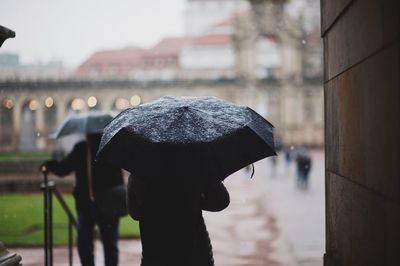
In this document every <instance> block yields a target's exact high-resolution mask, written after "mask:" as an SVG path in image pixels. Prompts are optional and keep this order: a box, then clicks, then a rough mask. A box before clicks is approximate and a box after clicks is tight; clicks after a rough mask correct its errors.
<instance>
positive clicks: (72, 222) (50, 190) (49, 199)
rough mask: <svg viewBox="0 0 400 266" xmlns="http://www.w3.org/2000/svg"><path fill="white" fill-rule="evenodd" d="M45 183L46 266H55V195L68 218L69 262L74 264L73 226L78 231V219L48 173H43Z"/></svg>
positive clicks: (43, 186) (43, 187)
mask: <svg viewBox="0 0 400 266" xmlns="http://www.w3.org/2000/svg"><path fill="white" fill-rule="evenodd" d="M43 176H44V182H43V184H42V186H41V189H42V191H43V196H44V197H43V199H44V261H45V264H44V265H45V266H53V195H54V196H55V197H56V199H57V200H58V202H59V203H60V205H61V207H62V208H63V210H64V212H65V213H66V215H67V217H68V260H69V265H70V266H72V263H73V249H72V248H73V239H72V226H75V229H76V225H77V224H76V219H75V217H74V215H73V214H72V211H71V209H70V208H69V207H68V205H67V203H66V202H65V200H64V198H63V196H62V195H61V193H60V192H59V191H58V190H57V188H56V185H55V183H54V181H49V180H48V177H47V172H43Z"/></svg>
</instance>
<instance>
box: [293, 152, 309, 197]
mask: <svg viewBox="0 0 400 266" xmlns="http://www.w3.org/2000/svg"><path fill="white" fill-rule="evenodd" d="M296 164H297V186H298V187H299V188H300V189H307V188H308V179H309V173H310V170H311V164H312V161H311V156H310V154H309V152H308V150H307V149H306V148H305V147H301V148H300V149H299V150H298V152H297V154H296Z"/></svg>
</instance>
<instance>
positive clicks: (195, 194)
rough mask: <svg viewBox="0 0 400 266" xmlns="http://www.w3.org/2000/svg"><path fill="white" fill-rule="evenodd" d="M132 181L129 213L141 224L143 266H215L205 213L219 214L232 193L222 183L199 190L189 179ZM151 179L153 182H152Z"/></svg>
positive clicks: (132, 178) (129, 187)
mask: <svg viewBox="0 0 400 266" xmlns="http://www.w3.org/2000/svg"><path fill="white" fill-rule="evenodd" d="M143 179H144V177H143V178H137V177H132V176H131V177H130V178H129V181H128V211H129V214H130V215H131V217H132V218H134V219H135V220H139V225H140V233H141V240H142V248H143V253H142V264H141V265H142V266H170V265H171V266H180V265H182V266H213V265H214V259H213V253H212V246H211V241H210V237H209V234H208V232H207V229H206V225H205V223H204V219H203V216H202V210H208V211H220V210H223V209H224V208H226V207H227V206H228V205H229V193H228V191H227V190H226V188H225V186H224V185H223V184H222V182H220V181H215V182H212V184H208V185H203V186H200V187H199V186H197V185H196V182H191V181H190V179H188V178H186V179H180V178H179V177H174V178H168V177H163V178H162V179H158V180H157V181H154V183H153V180H150V181H149V182H147V181H144V180H143ZM149 179H151V178H149Z"/></svg>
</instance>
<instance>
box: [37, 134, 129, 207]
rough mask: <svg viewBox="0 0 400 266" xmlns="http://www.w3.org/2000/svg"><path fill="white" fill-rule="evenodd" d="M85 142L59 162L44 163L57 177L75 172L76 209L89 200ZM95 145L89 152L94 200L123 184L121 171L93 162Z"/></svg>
mask: <svg viewBox="0 0 400 266" xmlns="http://www.w3.org/2000/svg"><path fill="white" fill-rule="evenodd" d="M87 151H88V148H87V142H86V141H82V142H79V143H78V144H76V145H75V146H74V148H73V150H72V151H71V152H70V153H69V154H68V155H67V156H66V158H64V159H63V160H61V161H55V160H53V161H48V162H46V163H45V165H46V167H47V168H48V170H49V171H51V172H53V173H54V174H56V175H58V176H66V175H68V174H70V173H71V172H75V177H76V181H75V187H74V191H73V194H74V196H75V199H76V205H77V208H85V207H86V206H87V205H88V203H89V201H90V199H89V187H88V174H87V169H88V168H87ZM96 152H97V145H96V146H95V147H94V148H93V149H92V151H91V159H92V160H91V164H92V188H93V194H94V198H95V199H96V196H98V195H100V194H101V193H102V192H104V191H105V190H107V189H108V188H111V187H113V186H116V185H120V184H123V178H122V171H121V169H120V168H117V167H114V166H112V165H109V164H107V163H104V162H95V160H94V159H95V158H96V157H95V156H96Z"/></svg>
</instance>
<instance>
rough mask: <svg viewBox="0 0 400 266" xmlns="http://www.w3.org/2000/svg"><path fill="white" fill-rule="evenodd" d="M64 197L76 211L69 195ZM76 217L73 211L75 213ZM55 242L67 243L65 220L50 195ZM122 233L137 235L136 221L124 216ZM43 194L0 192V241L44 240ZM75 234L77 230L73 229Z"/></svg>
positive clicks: (26, 241)
mask: <svg viewBox="0 0 400 266" xmlns="http://www.w3.org/2000/svg"><path fill="white" fill-rule="evenodd" d="M63 196H64V199H65V200H66V202H67V204H68V205H69V206H70V208H71V209H72V210H73V211H74V213H75V208H74V199H73V197H72V195H68V194H67V195H66V194H64V195H63ZM75 217H76V215H75ZM53 230H54V231H53V237H54V244H56V245H63V244H67V243H68V220H67V216H66V214H65V213H64V211H63V210H62V208H61V206H60V204H59V203H58V201H57V200H56V198H54V197H53ZM119 232H120V236H121V237H137V236H139V225H138V223H137V222H136V221H134V220H132V219H131V218H130V217H128V216H125V217H124V218H122V219H121V222H120V230H119ZM43 235H44V232H43V195H42V194H32V193H29V194H28V193H2V194H0V241H1V242H3V243H4V244H6V245H7V246H10V245H24V246H26V245H41V244H42V243H43ZM74 236H76V232H75V230H74Z"/></svg>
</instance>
